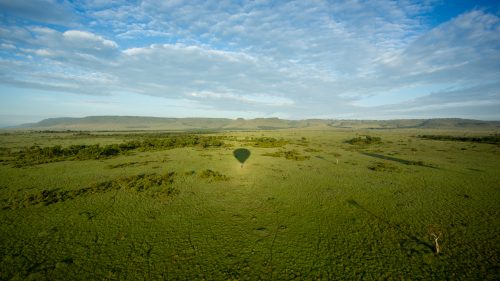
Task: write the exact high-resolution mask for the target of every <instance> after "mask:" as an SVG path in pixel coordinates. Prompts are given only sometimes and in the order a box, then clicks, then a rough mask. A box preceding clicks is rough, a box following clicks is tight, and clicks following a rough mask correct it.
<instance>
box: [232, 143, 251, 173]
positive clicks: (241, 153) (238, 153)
mask: <svg viewBox="0 0 500 281" xmlns="http://www.w3.org/2000/svg"><path fill="white" fill-rule="evenodd" d="M233 156H234V158H236V159H237V160H238V162H240V164H241V167H242V168H243V164H244V163H245V161H246V160H247V159H248V157H250V150H248V149H246V148H238V149H235V150H234V151H233Z"/></svg>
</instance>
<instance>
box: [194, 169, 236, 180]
mask: <svg viewBox="0 0 500 281" xmlns="http://www.w3.org/2000/svg"><path fill="white" fill-rule="evenodd" d="M198 176H199V177H200V178H202V179H206V180H208V181H209V182H213V181H228V180H229V177H227V176H226V175H223V174H221V173H219V172H217V171H212V170H210V169H206V170H203V171H201V172H200V173H199V175H198Z"/></svg>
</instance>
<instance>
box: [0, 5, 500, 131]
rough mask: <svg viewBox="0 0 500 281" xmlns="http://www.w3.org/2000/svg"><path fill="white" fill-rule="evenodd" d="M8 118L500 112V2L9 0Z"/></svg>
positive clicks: (5, 122) (3, 80) (1, 42)
mask: <svg viewBox="0 0 500 281" xmlns="http://www.w3.org/2000/svg"><path fill="white" fill-rule="evenodd" d="M0 101H1V102H0V126H9V125H15V124H20V123H25V122H34V121H39V120H41V119H44V118H50V117H62V116H64V117H82V116H89V115H136V116H164V117H228V118H237V117H243V118H256V117H280V118H287V119H305V118H334V119H336V118H342V119H395V118H435V117H460V118H474V119H484V120H500V10H499V4H497V1H458V0H456V1H433V0H428V1H411V0H403V1H385V0H376V1H358V0H346V1H321V0H311V1H264V0H254V1H244V0H242V1H224V0H216V1H212V0H208V1H180V0H171V1H168V0H162V1H159V0H144V1H121V0H109V1H104V0H90V1H83V0H81V1H64V0H63V1H61V0H28V1H12V0H0Z"/></svg>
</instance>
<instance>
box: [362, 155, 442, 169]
mask: <svg viewBox="0 0 500 281" xmlns="http://www.w3.org/2000/svg"><path fill="white" fill-rule="evenodd" d="M361 154H363V155H366V156H370V157H374V158H378V159H383V160H389V161H394V162H398V163H401V164H405V165H415V166H422V167H427V168H433V169H437V168H436V167H434V166H431V165H428V164H425V163H424V162H422V161H411V160H405V159H401V158H396V157H391V156H386V155H382V154H376V153H370V152H361Z"/></svg>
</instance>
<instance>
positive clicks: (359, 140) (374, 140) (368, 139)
mask: <svg viewBox="0 0 500 281" xmlns="http://www.w3.org/2000/svg"><path fill="white" fill-rule="evenodd" d="M346 142H347V143H348V144H353V145H367V144H378V143H382V139H381V138H380V137H372V136H359V137H355V138H352V139H350V140H348V141H346Z"/></svg>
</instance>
